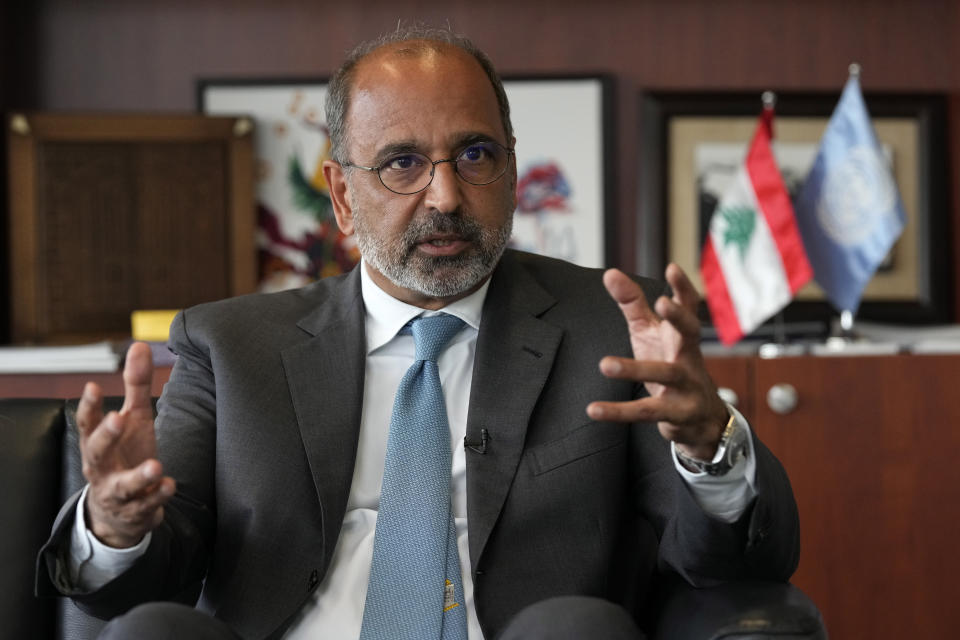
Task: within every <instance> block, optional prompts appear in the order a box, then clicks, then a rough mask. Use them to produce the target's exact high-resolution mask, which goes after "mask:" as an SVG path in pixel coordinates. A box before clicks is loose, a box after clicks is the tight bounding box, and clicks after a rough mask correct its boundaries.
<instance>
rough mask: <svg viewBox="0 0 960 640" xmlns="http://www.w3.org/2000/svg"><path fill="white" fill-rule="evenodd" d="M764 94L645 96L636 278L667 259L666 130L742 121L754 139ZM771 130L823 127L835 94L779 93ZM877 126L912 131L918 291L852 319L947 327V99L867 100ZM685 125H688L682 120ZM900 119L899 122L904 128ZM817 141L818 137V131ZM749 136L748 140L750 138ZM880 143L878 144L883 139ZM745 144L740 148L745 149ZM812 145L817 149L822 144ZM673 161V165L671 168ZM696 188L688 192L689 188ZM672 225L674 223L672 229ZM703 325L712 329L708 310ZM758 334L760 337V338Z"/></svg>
mask: <svg viewBox="0 0 960 640" xmlns="http://www.w3.org/2000/svg"><path fill="white" fill-rule="evenodd" d="M760 95H761V92H760V91H756V92H749V93H748V92H683V91H646V92H643V93H641V100H640V134H641V136H642V139H641V143H640V149H641V158H640V175H639V184H640V190H639V191H640V197H639V200H638V210H637V215H638V221H639V224H638V229H639V241H638V243H637V264H638V267H639V269H640V270H641V272H646V273H653V274H656V273H662V272H663V269H664V267H665V266H666V264H667V262H668V261H669V260H671V259H672V256H671V251H670V242H669V238H670V231H671V220H670V219H669V217H670V216H669V214H668V212H670V211H671V210H672V208H671V204H672V203H671V199H672V198H676V196H677V194H676V193H671V188H670V185H671V184H672V183H671V178H672V176H671V157H672V155H671V154H672V153H674V152H676V149H671V148H670V140H671V138H670V131H671V126H672V125H674V124H676V123H678V122H684V121H686V122H690V121H692V120H690V119H691V118H695V119H700V118H703V119H705V120H706V121H709V120H710V119H714V118H716V119H717V122H718V123H726V122H731V120H726V119H729V118H740V119H743V122H744V123H745V124H746V125H747V128H746V130H748V131H750V132H751V133H752V130H753V128H754V127H755V126H756V121H757V119H758V117H759V114H760V111H761V108H762V104H761V99H760ZM776 95H777V101H776V118H775V124H774V130H775V140H776V130H777V129H778V128H780V127H782V126H785V125H786V124H787V123H790V122H791V121H793V122H798V123H799V122H801V120H800V119H803V122H807V121H808V120H810V119H822V120H823V125H824V126H825V124H826V120H827V119H828V118H829V117H830V115H831V113H832V112H833V109H834V107H835V106H836V103H837V101H838V100H839V91H838V92H836V93H822V92H789V91H783V92H779V91H778V92H776ZM864 99H865V102H866V104H867V109H868V111H869V112H870V115H871V118H872V119H873V121H874V123H875V124H876V123H878V122H881V121H882V120H883V119H898V120H900V121H903V122H909V123H913V125H914V126H915V131H916V147H917V148H916V154H915V159H916V167H915V170H914V171H913V172H912V173H913V175H915V176H916V184H915V192H916V201H915V203H914V205H913V206H914V207H915V215H916V242H917V247H916V254H915V255H916V265H915V269H916V274H917V285H916V291H915V292H913V293H912V294H910V295H908V296H907V298H906V299H904V296H902V295H900V296H895V298H896V299H884V298H882V297H873V296H870V295H868V294H867V293H866V292H865V294H864V298H863V301H862V303H861V305H860V309H859V310H858V313H857V319H860V320H870V321H875V322H884V323H894V324H943V323H948V322H951V321H952V309H953V306H952V295H951V292H952V288H951V264H950V261H949V253H950V252H949V233H948V232H949V229H948V225H949V213H948V210H947V207H948V199H947V190H946V97H945V96H944V95H942V94H903V93H865V94H864ZM683 119H686V120H683ZM901 119H902V120H901ZM821 134H822V129H821ZM748 135H749V134H748ZM880 138H881V142H883V136H882V135H881V136H880ZM748 139H749V138H748V137H746V138H742V139H741V140H738V142H740V141H742V142H744V143H745V142H746V141H747V140H748ZM815 142H816V143H817V144H819V136H818V137H817V138H816V140H815ZM675 162H676V161H675V160H674V163H675ZM691 187H693V185H691ZM673 223H674V224H676V221H673ZM701 311H702V317H703V319H704V320H705V322H706V323H707V324H709V315H708V313H707V311H706V305H703V308H702V310H701ZM837 315H838V312H837V311H835V310H834V309H833V308H832V307H831V306H830V305H829V303H827V302H826V301H825V300H822V299H821V300H809V299H806V300H805V299H796V300H794V301H793V302H791V303H790V304H789V305H788V306H787V307H786V308H785V309H784V312H783V318H784V320H785V321H786V322H787V323H797V324H805V325H806V327H807V330H809V328H810V327H811V326H820V327H821V328H822V331H823V332H826V331H827V329H828V327H829V324H830V321H831V320H832V319H833V318H835V317H836V316H837ZM760 333H763V331H760Z"/></svg>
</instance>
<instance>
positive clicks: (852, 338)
mask: <svg viewBox="0 0 960 640" xmlns="http://www.w3.org/2000/svg"><path fill="white" fill-rule="evenodd" d="M847 71H848V72H849V74H850V77H851V78H856V79H857V80H859V79H860V71H861V67H860V64H859V63H857V62H851V63H850V66H849V67H847ZM839 328H840V330H839V333H836V328H835V329H834V335H833V336H831V337H830V339H829V340H827V346H828V347H830V348H831V349H833V350H837V351H842V350H844V349H845V348H847V347H848V346H849V345H850V344H851V343H853V342H856V341H857V332H856V331H855V329H854V313H853V311H851V310H850V309H841V310H840V325H839Z"/></svg>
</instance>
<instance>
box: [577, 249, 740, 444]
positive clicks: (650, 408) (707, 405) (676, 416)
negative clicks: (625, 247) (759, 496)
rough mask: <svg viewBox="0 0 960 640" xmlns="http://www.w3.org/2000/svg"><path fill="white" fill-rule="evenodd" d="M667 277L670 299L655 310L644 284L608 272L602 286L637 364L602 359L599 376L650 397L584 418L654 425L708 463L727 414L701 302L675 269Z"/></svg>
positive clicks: (596, 408)
mask: <svg viewBox="0 0 960 640" xmlns="http://www.w3.org/2000/svg"><path fill="white" fill-rule="evenodd" d="M666 278H667V282H668V283H669V284H670V286H671V287H672V288H673V297H672V298H668V297H666V296H661V297H660V298H659V299H658V300H657V301H656V303H655V305H654V309H655V310H656V312H654V310H653V309H651V308H650V305H649V304H648V303H647V299H646V297H645V296H644V294H643V290H642V289H641V288H640V285H638V284H637V283H636V282H634V281H633V280H631V279H630V278H629V277H627V276H626V275H625V274H624V273H622V272H621V271H618V270H616V269H610V270H608V271H607V272H606V273H604V276H603V283H604V286H606V288H607V291H608V292H609V293H610V296H611V297H612V298H613V299H614V300H615V301H616V302H617V304H618V305H620V310H621V311H622V312H623V316H624V319H625V320H626V322H627V328H628V330H629V332H630V344H631V346H632V347H633V358H618V357H614V356H607V357H605V358H603V359H602V360H601V361H600V371H601V372H602V373H603V375H605V376H607V377H610V378H619V379H627V380H633V381H635V382H643V383H644V385H645V386H646V388H647V391H648V393H649V394H650V396H649V397H647V398H640V399H636V400H632V401H629V402H592V403H590V405H589V406H588V407H587V414H588V415H589V416H590V417H591V418H593V419H595V420H613V421H618V422H637V421H656V422H657V423H658V427H659V429H660V434H661V435H662V436H663V437H664V438H666V439H667V440H672V441H674V442H676V444H677V445H678V446H679V447H681V448H682V449H683V451H684V453H686V454H687V455H690V456H693V457H697V458H702V459H710V458H712V457H713V454H714V452H715V451H716V447H717V444H718V443H719V441H720V435H721V433H722V431H723V427H724V425H725V424H726V422H727V417H728V415H727V408H726V406H725V405H724V403H723V401H722V400H721V399H720V397H719V396H718V395H717V389H716V386H714V384H713V381H712V380H711V379H710V375H709V374H708V373H707V370H706V366H705V364H704V361H703V355H702V353H701V352H700V322H699V321H698V319H697V304H698V302H699V300H700V296H699V295H698V294H697V290H696V289H695V288H694V286H693V284H691V282H690V280H689V279H688V278H687V276H686V274H685V273H684V272H683V270H682V269H680V267H678V266H677V265H675V264H670V265H669V266H668V267H667V271H666Z"/></svg>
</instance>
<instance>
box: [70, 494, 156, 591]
mask: <svg viewBox="0 0 960 640" xmlns="http://www.w3.org/2000/svg"><path fill="white" fill-rule="evenodd" d="M89 490H90V485H89V484H88V485H87V486H86V487H84V489H83V493H82V494H81V495H80V500H79V501H78V502H77V514H76V518H75V519H74V523H73V531H72V532H71V535H70V553H69V558H68V561H69V565H70V581H71V582H72V583H73V586H74V587H77V588H79V589H83V590H85V591H95V590H97V589H99V588H100V587H102V586H103V585H105V584H107V583H108V582H110V581H111V580H113V579H114V578H116V577H117V576H118V575H120V574H121V573H123V572H124V571H126V570H127V569H129V568H130V567H132V566H133V563H135V562H136V561H137V559H138V558H139V557H140V556H142V555H143V554H144V553H146V551H147V547H148V546H150V538H151V533H147V535H145V536H144V537H143V540H141V541H140V542H139V543H138V544H136V545H134V546H132V547H129V548H127V549H114V548H113V547H108V546H107V545H105V544H103V543H102V542H100V541H99V540H97V537H96V536H95V535H93V532H92V531H90V530H89V529H87V521H86V516H85V514H84V505H85V504H86V500H87V492H88V491H89Z"/></svg>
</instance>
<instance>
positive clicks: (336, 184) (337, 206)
mask: <svg viewBox="0 0 960 640" xmlns="http://www.w3.org/2000/svg"><path fill="white" fill-rule="evenodd" d="M323 177H324V178H326V180H327V185H328V186H329V187H330V203H331V204H332V205H333V215H334V217H336V219H337V226H338V227H340V231H341V232H342V233H343V235H345V236H349V235H353V208H352V207H351V206H350V193H349V191H350V188H349V187H348V185H347V178H346V176H345V175H344V172H343V167H342V166H340V163H339V162H334V161H333V160H324V161H323Z"/></svg>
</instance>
